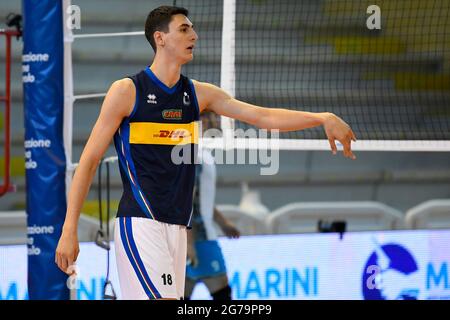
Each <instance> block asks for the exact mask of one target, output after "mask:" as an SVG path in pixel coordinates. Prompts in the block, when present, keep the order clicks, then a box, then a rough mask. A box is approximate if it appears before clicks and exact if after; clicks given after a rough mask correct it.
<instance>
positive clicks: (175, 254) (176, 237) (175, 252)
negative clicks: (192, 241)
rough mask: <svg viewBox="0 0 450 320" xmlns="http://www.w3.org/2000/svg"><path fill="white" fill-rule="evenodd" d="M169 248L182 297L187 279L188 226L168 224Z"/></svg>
mask: <svg viewBox="0 0 450 320" xmlns="http://www.w3.org/2000/svg"><path fill="white" fill-rule="evenodd" d="M168 229H169V230H170V231H169V232H168V234H169V241H168V244H169V249H170V251H171V253H172V258H173V267H174V272H175V285H176V293H177V298H178V299H181V298H183V297H184V293H185V281H186V252H187V233H186V227H185V226H180V225H168Z"/></svg>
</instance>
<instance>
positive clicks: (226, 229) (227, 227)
mask: <svg viewBox="0 0 450 320" xmlns="http://www.w3.org/2000/svg"><path fill="white" fill-rule="evenodd" d="M214 221H215V222H216V223H217V224H218V225H219V226H220V229H222V231H223V233H224V234H225V235H226V236H227V237H228V238H239V236H240V235H241V233H240V232H239V230H238V229H237V228H236V227H235V226H234V224H233V223H232V222H231V221H230V220H228V219H227V218H225V216H224V215H223V214H222V213H221V212H220V211H219V210H217V208H216V207H214Z"/></svg>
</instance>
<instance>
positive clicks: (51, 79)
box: [22, 0, 69, 299]
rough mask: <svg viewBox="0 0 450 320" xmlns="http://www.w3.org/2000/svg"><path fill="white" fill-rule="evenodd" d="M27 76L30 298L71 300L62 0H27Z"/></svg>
mask: <svg viewBox="0 0 450 320" xmlns="http://www.w3.org/2000/svg"><path fill="white" fill-rule="evenodd" d="M22 8H23V17H24V33H23V40H24V47H23V56H22V63H23V65H22V72H23V75H22V79H23V88H24V114H25V168H26V195H27V209H26V210H27V214H28V229H27V236H28V240H27V241H28V243H27V245H28V293H29V298H30V299H69V290H68V289H67V286H66V280H67V276H66V275H65V274H64V273H63V272H61V271H60V270H59V269H58V267H57V265H56V264H55V262H54V261H55V250H56V246H57V244H58V239H59V236H60V234H61V229H62V225H63V222H64V217H65V212H66V186H65V169H66V159H65V154H64V147H63V110H64V85H63V84H64V79H63V65H64V43H63V11H62V1H54V0H40V1H32V0H23V5H22Z"/></svg>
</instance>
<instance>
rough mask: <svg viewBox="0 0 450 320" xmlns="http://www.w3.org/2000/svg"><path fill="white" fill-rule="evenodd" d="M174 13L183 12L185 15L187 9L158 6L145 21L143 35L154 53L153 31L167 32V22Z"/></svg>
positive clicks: (187, 12)
mask: <svg viewBox="0 0 450 320" xmlns="http://www.w3.org/2000/svg"><path fill="white" fill-rule="evenodd" d="M176 14H183V15H185V16H186V17H187V16H188V14H189V11H188V10H187V9H185V8H182V7H173V6H160V7H158V8H156V9H154V10H152V11H151V12H150V13H149V14H148V16H147V20H146V21H145V37H146V38H147V40H148V42H150V45H151V46H152V48H153V50H154V51H155V53H156V43H155V38H154V37H153V34H154V33H155V31H163V32H169V23H170V21H171V20H172V16H173V15H176Z"/></svg>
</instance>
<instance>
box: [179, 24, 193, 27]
mask: <svg viewBox="0 0 450 320" xmlns="http://www.w3.org/2000/svg"><path fill="white" fill-rule="evenodd" d="M182 27H188V28H194V25H193V24H191V25H189V24H187V23H183V24H182V25H180V26H179V27H178V28H182Z"/></svg>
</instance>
